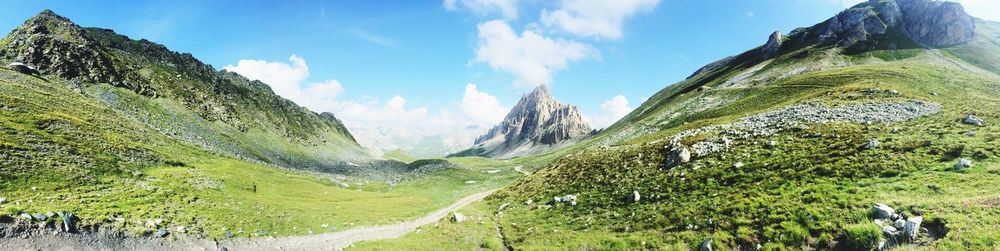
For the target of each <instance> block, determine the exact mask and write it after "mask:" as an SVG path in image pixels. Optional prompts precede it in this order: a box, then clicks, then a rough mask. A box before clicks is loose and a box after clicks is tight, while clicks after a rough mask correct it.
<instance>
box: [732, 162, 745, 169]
mask: <svg viewBox="0 0 1000 251" xmlns="http://www.w3.org/2000/svg"><path fill="white" fill-rule="evenodd" d="M733 167H735V168H743V162H736V164H733Z"/></svg>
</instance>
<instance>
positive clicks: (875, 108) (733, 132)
mask: <svg viewBox="0 0 1000 251" xmlns="http://www.w3.org/2000/svg"><path fill="white" fill-rule="evenodd" d="M940 111H941V106H940V105H938V104H934V103H929V102H924V101H920V100H910V101H905V102H899V103H864V104H851V105H845V106H839V107H828V106H824V105H821V104H818V103H805V104H799V105H794V106H790V107H786V108H782V109H779V110H775V111H769V112H764V113H761V114H757V115H753V116H749V117H745V118H743V119H740V120H739V121H737V122H734V123H729V124H721V125H714V126H707V127H701V128H696V129H690V130H687V131H683V132H681V133H678V134H676V135H674V136H673V137H671V141H672V142H680V140H682V139H684V138H687V137H691V136H695V135H699V134H703V133H718V134H720V137H719V138H715V139H710V140H706V141H702V142H698V143H695V144H694V145H693V146H692V151H693V152H694V153H695V154H696V155H697V156H705V155H708V154H712V153H716V152H721V151H724V150H725V149H727V148H728V147H729V145H731V144H732V143H733V142H734V141H735V140H748V139H753V138H763V137H769V136H771V135H774V134H775V133H778V132H781V131H785V130H790V129H808V128H809V125H810V124H826V123H836V122H852V123H859V124H878V123H895V122H903V121H907V120H911V119H914V118H918V117H923V116H927V115H931V114H935V113H938V112H940Z"/></svg>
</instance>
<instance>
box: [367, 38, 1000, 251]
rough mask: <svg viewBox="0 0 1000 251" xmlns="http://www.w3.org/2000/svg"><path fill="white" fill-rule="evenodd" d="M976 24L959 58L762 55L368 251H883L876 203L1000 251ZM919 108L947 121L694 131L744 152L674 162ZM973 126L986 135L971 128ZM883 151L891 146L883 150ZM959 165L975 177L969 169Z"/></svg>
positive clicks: (812, 50) (994, 86) (737, 141)
mask: <svg viewBox="0 0 1000 251" xmlns="http://www.w3.org/2000/svg"><path fill="white" fill-rule="evenodd" d="M978 27H979V28H978V29H979V32H980V34H979V36H978V37H977V39H976V40H975V41H973V42H972V43H969V44H966V45H962V46H957V47H951V48H945V49H921V48H902V49H879V48H876V49H872V50H868V51H848V50H845V49H844V48H840V47H835V46H808V47H802V48H796V49H793V50H789V51H786V52H784V53H783V54H781V55H778V56H776V57H774V58H768V59H763V60H755V59H759V58H760V57H758V55H756V54H755V51H749V52H747V53H745V54H742V55H740V56H736V57H733V58H730V59H728V60H726V61H723V62H722V63H721V64H719V65H716V66H715V67H709V68H706V69H705V70H703V71H700V72H699V73H698V74H696V75H694V76H692V77H691V78H689V79H688V80H685V81H682V82H680V83H676V84H673V85H671V86H668V87H667V88H665V89H664V90H663V91H660V92H659V93H657V94H656V95H655V96H653V97H652V98H650V99H649V100H648V101H647V102H646V103H644V104H643V105H642V106H640V107H639V108H637V109H636V110H635V111H634V112H632V113H631V114H630V115H628V116H627V117H625V118H624V119H623V120H622V121H619V122H618V123H616V124H615V125H614V126H612V127H611V128H610V129H608V130H606V131H605V132H603V133H602V134H600V135H598V136H596V137H595V138H593V139H591V140H589V141H587V142H585V143H582V144H580V145H577V146H575V147H572V148H569V149H566V150H562V151H560V152H559V153H558V154H556V155H558V156H562V157H559V158H557V159H556V160H555V161H554V162H552V163H551V164H550V165H547V166H544V167H542V168H541V169H540V170H539V171H538V172H536V173H535V174H534V175H532V176H530V177H528V178H526V179H521V180H518V181H516V182H515V183H514V184H513V185H512V186H510V187H508V188H506V189H503V190H501V191H499V192H498V193H497V194H495V195H494V196H493V197H491V198H489V200H488V201H487V202H485V203H482V204H480V205H477V206H475V207H473V208H469V209H467V211H466V212H467V213H468V214H470V215H474V216H476V217H481V218H475V219H476V220H473V221H472V222H468V223H451V222H442V223H440V224H439V225H438V226H434V227H429V228H427V229H424V231H421V232H420V233H415V234H411V235H409V236H407V237H405V238H403V239H400V240H395V241H383V242H373V243H369V244H362V245H359V247H360V249H377V247H380V246H389V247H405V248H408V249H409V248H412V249H416V250H433V245H428V244H425V243H428V242H429V243H437V244H435V245H443V246H448V247H454V248H456V249H479V248H482V249H490V250H503V249H505V248H513V249H516V250H522V249H523V250H547V249H551V248H552V247H560V248H562V249H573V250H575V249H584V250H591V249H598V250H620V249H665V250H687V249H697V248H699V246H700V245H702V243H703V242H705V241H709V242H711V243H712V244H713V247H715V248H716V249H723V250H726V249H758V248H761V249H765V250H784V249H793V250H799V249H840V248H844V249H870V248H875V247H874V245H876V244H877V238H882V234H881V233H880V231H881V230H880V229H879V227H878V226H876V225H875V224H874V223H872V218H871V208H872V205H873V204H874V203H886V204H888V205H890V206H892V207H894V208H896V209H897V210H900V211H901V212H904V213H906V214H908V215H921V216H923V218H924V225H923V227H925V228H927V229H928V230H930V231H931V234H930V235H929V236H928V237H927V238H926V239H922V240H921V241H920V242H919V243H918V244H917V246H916V247H917V248H931V249H944V250H950V249H974V250H990V249H997V248H1000V238H998V236H1000V228H997V227H996V226H997V225H998V224H1000V220H998V218H997V217H995V216H996V215H997V214H1000V207H997V203H996V201H997V199H998V198H1000V190H997V189H993V188H994V187H996V186H997V185H998V184H1000V176H998V175H997V174H1000V161H998V157H1000V144H998V142H997V140H998V139H1000V126H997V121H1000V106H998V105H997V104H998V102H1000V76H998V75H997V74H996V73H997V72H996V71H995V70H994V69H991V68H992V67H993V66H992V65H993V63H990V62H992V61H995V60H994V58H995V57H994V56H993V55H996V53H998V52H1000V46H997V44H996V43H994V42H992V40H995V38H997V37H998V35H1000V33H998V32H996V31H997V30H996V29H997V27H1000V26H998V25H997V24H996V23H983V22H981V23H979V24H978ZM893 39H901V38H898V37H897V38H893ZM901 42H905V41H901ZM900 44H902V43H900ZM913 101H917V102H923V103H929V104H936V105H940V107H941V110H940V111H939V112H936V113H933V114H930V115H927V116H921V117H916V118H913V119H910V120H905V121H902V122H894V123H855V122H849V121H834V122H830V123H806V125H805V126H796V127H792V128H789V129H785V130H778V131H777V132H776V133H774V134H763V135H761V136H756V137H749V138H747V139H744V138H739V137H736V136H734V135H735V134H731V133H733V131H735V130H731V129H729V130H720V131H707V132H704V133H695V134H693V135H691V136H688V137H680V143H681V144H684V145H686V146H688V147H691V148H692V149H693V147H694V146H695V145H698V144H703V143H713V142H722V141H723V140H724V139H726V137H732V138H731V139H732V140H731V141H730V143H725V145H726V147H724V150H722V151H719V152H714V153H709V154H705V155H698V154H694V156H693V158H692V160H691V161H690V162H688V163H685V164H681V165H678V166H667V165H665V162H667V161H666V158H667V157H669V156H668V154H667V152H668V151H666V150H665V149H666V148H667V147H668V146H669V144H668V142H669V141H670V139H671V138H674V136H675V135H678V134H680V133H682V132H684V131H686V130H689V129H698V128H705V127H709V126H713V125H722V124H729V123H734V122H739V121H743V119H744V118H747V117H749V116H751V115H754V114H760V113H763V112H771V111H781V110H782V109H784V108H786V107H791V106H794V105H796V104H803V103H809V104H813V105H814V107H830V108H836V107H850V106H856V105H865V104H868V105H878V104H895V103H900V102H913ZM969 114H974V115H976V116H978V117H980V118H983V119H985V120H986V121H987V124H986V126H983V127H977V126H973V125H968V124H964V123H962V122H961V120H962V119H963V118H964V117H965V116H966V115H969ZM845 116H846V115H845ZM794 121H797V119H795V118H792V117H789V118H786V120H783V122H784V123H793V122H794ZM755 130H765V129H755ZM724 136H725V137H724ZM873 139H874V140H876V141H877V142H879V143H878V145H877V146H876V147H869V143H868V142H870V141H871V140H873ZM719 144H722V143H719ZM960 158H964V159H968V160H971V161H973V163H974V165H973V167H972V168H969V169H965V170H960V171H958V170H955V168H954V165H955V164H956V163H957V162H958V160H959V159H960ZM635 193H638V194H639V195H640V197H641V198H640V199H639V200H638V201H636V200H635V199H634V194H635ZM565 195H576V196H577V198H578V201H577V205H570V204H569V203H565V202H559V201H557V200H555V199H554V198H555V197H562V196H565ZM507 203H509V205H508V206H507V207H506V208H505V209H504V210H502V211H503V213H502V214H498V213H497V209H498V208H499V207H500V206H501V205H502V204H507ZM872 229H874V231H875V232H874V234H873V235H869V234H868V233H870V232H871V231H872ZM460 233H473V235H472V236H468V237H462V235H461V234H460ZM869 236H871V237H873V238H876V242H869V241H868V240H871V239H870V238H868V237H869ZM444 237H448V238H444ZM449 238H453V239H449ZM497 242H500V243H497Z"/></svg>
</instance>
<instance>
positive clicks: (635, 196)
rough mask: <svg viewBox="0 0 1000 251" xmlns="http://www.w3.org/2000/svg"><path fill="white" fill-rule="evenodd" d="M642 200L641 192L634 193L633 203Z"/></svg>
mask: <svg viewBox="0 0 1000 251" xmlns="http://www.w3.org/2000/svg"><path fill="white" fill-rule="evenodd" d="M640 198H642V197H640V196H639V191H632V202H639V199H640Z"/></svg>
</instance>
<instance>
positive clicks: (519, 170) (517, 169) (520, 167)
mask: <svg viewBox="0 0 1000 251" xmlns="http://www.w3.org/2000/svg"><path fill="white" fill-rule="evenodd" d="M522 168H524V166H515V167H514V171H517V172H519V173H521V174H524V175H531V173H529V172H525V171H524V169H522Z"/></svg>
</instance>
